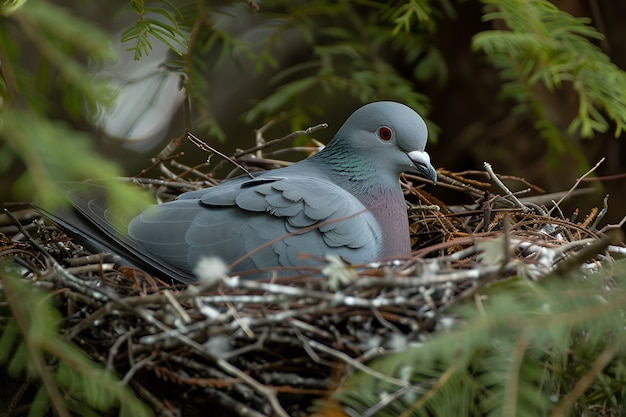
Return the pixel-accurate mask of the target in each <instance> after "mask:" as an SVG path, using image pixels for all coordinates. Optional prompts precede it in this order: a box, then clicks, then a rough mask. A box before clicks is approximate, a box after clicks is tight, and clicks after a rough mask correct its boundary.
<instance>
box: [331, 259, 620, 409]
mask: <svg viewBox="0 0 626 417" xmlns="http://www.w3.org/2000/svg"><path fill="white" fill-rule="evenodd" d="M608 282H613V285H612V286H607V283H608ZM625 284H626V261H620V262H617V263H616V264H614V265H608V264H607V265H604V268H602V269H596V270H593V271H592V270H589V271H588V272H587V273H585V274H582V273H576V274H573V276H570V277H567V278H562V277H556V276H553V277H546V278H545V279H544V281H542V282H541V283H534V282H531V281H529V280H527V279H525V278H513V279H509V280H507V281H504V282H500V283H498V284H497V285H494V286H493V287H492V288H490V289H487V291H486V292H485V293H483V296H482V297H481V299H482V303H481V308H480V309H478V308H477V307H476V306H475V305H469V304H467V305H465V306H463V307H460V308H458V309H456V311H455V312H454V315H453V317H455V320H456V321H457V323H458V325H457V326H456V327H457V328H456V329H455V330H452V331H450V332H447V333H440V334H439V335H437V336H435V337H434V338H433V339H431V340H428V341H425V342H424V343H423V344H421V345H419V346H417V347H412V348H409V349H407V350H404V351H400V352H398V353H396V354H393V355H389V356H386V357H383V358H381V359H379V360H376V361H374V363H372V364H371V366H372V368H373V369H375V370H377V371H379V372H382V373H383V374H385V375H390V376H394V377H397V378H400V379H402V380H404V381H406V382H407V383H408V384H410V385H407V386H404V387H399V386H397V385H396V386H394V385H393V384H390V383H389V382H386V381H381V380H380V379H377V378H375V377H373V376H371V375H367V374H364V373H357V374H355V375H354V376H353V377H352V378H351V379H350V380H349V381H348V383H347V385H346V386H345V388H344V389H342V390H341V391H340V392H339V395H338V397H339V399H340V400H342V401H343V402H344V403H345V404H347V405H348V406H350V407H351V408H353V409H355V410H356V411H357V412H358V413H359V414H360V415H366V414H367V413H368V412H371V410H372V409H373V408H372V407H380V409H379V410H378V412H377V413H376V415H377V416H386V415H389V416H398V415H406V416H409V415H410V416H427V415H450V416H451V415H454V416H479V415H480V416H482V415H494V416H495V415H498V416H514V415H515V416H538V415H547V414H549V413H552V415H571V413H573V412H574V411H575V410H576V412H577V413H579V414H580V412H581V411H583V410H587V409H588V407H590V406H594V405H595V406H600V407H601V408H602V409H605V410H608V409H611V408H612V409H614V410H616V412H617V411H618V410H622V409H621V407H622V400H623V398H621V395H622V394H620V393H621V392H622V390H623V388H622V387H623V385H624V384H625V383H626V367H625V366H624V357H623V356H624V352H626V350H625V349H626V334H625V333H624V312H623V306H624V302H625V300H626V290H625V289H624V285H625ZM581 384H582V385H581ZM394 394H397V395H398V399H396V400H395V401H390V402H389V403H388V404H387V403H385V399H386V397H391V396H392V395H394ZM622 412H623V410H622ZM403 413H404V414H403ZM618 414H619V412H618Z"/></svg>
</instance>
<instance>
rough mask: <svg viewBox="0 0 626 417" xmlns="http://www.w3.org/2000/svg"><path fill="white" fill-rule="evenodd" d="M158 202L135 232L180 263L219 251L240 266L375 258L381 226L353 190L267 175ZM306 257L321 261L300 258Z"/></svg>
mask: <svg viewBox="0 0 626 417" xmlns="http://www.w3.org/2000/svg"><path fill="white" fill-rule="evenodd" d="M193 193H194V194H193V195H192V197H199V199H197V200H196V199H194V198H189V196H186V195H185V194H183V195H182V196H181V198H180V199H178V200H175V201H172V202H169V203H164V204H161V205H158V206H154V207H153V208H151V209H148V210H146V211H145V212H144V213H142V214H141V215H140V216H138V217H136V218H135V219H133V221H131V223H130V225H129V232H130V236H131V237H132V238H133V239H134V240H136V241H138V242H140V243H141V244H142V246H144V247H145V248H146V249H147V250H148V251H150V252H151V253H152V254H154V255H155V256H157V257H159V258H162V259H163V260H165V261H166V262H169V263H172V264H173V265H175V266H176V267H178V268H183V269H186V270H191V269H193V266H194V265H195V264H196V263H197V262H198V260H199V259H200V257H202V256H207V255H215V256H219V257H221V258H222V259H224V260H225V261H226V262H227V263H232V262H238V263H237V264H236V265H234V269H235V270H236V271H243V270H251V269H261V268H267V267H273V266H285V267H291V266H302V265H307V264H309V265H311V264H315V263H318V264H319V258H320V257H323V256H325V255H327V254H329V253H333V254H337V255H341V256H344V257H345V258H346V259H348V260H350V261H352V262H355V263H359V262H367V261H372V260H376V259H377V258H378V255H379V253H380V249H381V248H380V245H381V242H380V236H381V233H380V230H379V225H378V223H377V222H376V220H375V219H374V217H373V215H372V214H371V213H370V212H369V211H368V210H367V209H366V208H365V207H364V206H363V204H362V203H361V202H360V201H359V200H358V199H357V198H355V197H354V196H353V195H351V194H350V193H348V192H347V191H345V190H344V189H342V188H341V187H339V186H337V185H335V184H333V183H330V182H328V181H324V180H320V179H316V178H308V177H303V176H292V177H288V178H284V177H269V176H263V177H261V178H256V179H252V180H247V181H234V182H233V183H232V184H229V183H223V184H222V185H220V186H219V187H215V188H209V189H207V190H205V192H204V193H198V192H193ZM301 254H309V255H312V257H314V258H318V259H309V260H305V259H302V258H301V257H300V256H299V255H301Z"/></svg>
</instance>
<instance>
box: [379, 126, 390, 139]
mask: <svg viewBox="0 0 626 417" xmlns="http://www.w3.org/2000/svg"><path fill="white" fill-rule="evenodd" d="M392 135H393V132H392V131H391V128H390V127H387V126H381V127H379V128H378V137H379V138H381V139H382V140H384V141H388V140H391V136H392Z"/></svg>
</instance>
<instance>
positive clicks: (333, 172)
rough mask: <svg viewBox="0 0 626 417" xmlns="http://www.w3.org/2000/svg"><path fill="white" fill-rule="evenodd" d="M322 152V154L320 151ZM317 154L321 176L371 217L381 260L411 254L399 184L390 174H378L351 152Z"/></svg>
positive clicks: (365, 161)
mask: <svg viewBox="0 0 626 417" xmlns="http://www.w3.org/2000/svg"><path fill="white" fill-rule="evenodd" d="M322 152H324V151H322ZM324 153H325V154H323V153H320V154H317V155H316V156H314V157H313V158H316V157H317V158H319V159H318V162H321V163H322V166H323V167H324V173H325V174H326V175H328V177H329V178H330V179H331V180H332V181H333V182H334V183H336V184H340V185H341V187H343V188H344V189H345V190H347V191H348V192H350V193H351V194H352V195H354V196H356V197H357V198H358V199H359V200H360V201H361V203H363V205H364V206H365V207H366V208H367V209H368V210H370V212H371V213H372V214H373V215H374V217H375V218H376V220H377V221H378V224H379V225H380V226H381V229H382V233H383V243H384V244H383V250H382V253H381V254H380V257H381V258H387V257H392V256H401V255H407V254H409V253H410V251H411V243H410V237H409V233H408V222H409V220H408V216H407V209H406V203H405V200H404V195H403V194H402V188H401V187H400V180H399V178H398V177H397V176H396V174H393V173H391V172H385V171H381V170H380V167H377V166H375V165H374V164H372V163H371V162H368V161H372V160H371V159H369V158H363V157H360V156H358V155H354V153H352V152H341V151H340V150H338V149H333V152H328V153H326V152H324Z"/></svg>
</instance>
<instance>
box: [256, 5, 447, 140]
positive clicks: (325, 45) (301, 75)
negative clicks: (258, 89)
mask: <svg viewBox="0 0 626 417" xmlns="http://www.w3.org/2000/svg"><path fill="white" fill-rule="evenodd" d="M355 3H356V4H355ZM452 13H453V11H452V8H451V7H450V4H449V2H447V1H445V2H432V1H428V0H419V1H410V2H402V1H400V2H391V3H390V4H384V3H378V2H369V1H362V2H345V1H344V2H332V4H331V2H325V1H320V2H310V3H306V4H298V5H296V6H294V7H288V6H287V7H286V11H285V12H284V14H283V15H281V17H282V18H283V19H284V20H285V22H287V23H289V24H290V25H291V26H293V27H297V28H298V29H299V30H301V31H302V32H303V34H304V36H305V38H306V39H308V40H309V42H310V44H311V47H312V48H313V56H312V59H311V60H310V61H308V62H304V63H300V64H298V65H297V66H295V67H291V68H286V69H285V70H283V71H282V72H281V73H279V74H278V75H277V76H276V77H275V82H280V85H279V87H278V88H277V89H276V91H275V92H274V93H272V94H270V95H269V96H268V97H266V98H264V99H262V100H260V101H259V103H257V104H256V105H255V106H254V107H253V108H252V109H251V110H250V111H249V112H248V113H247V114H246V116H245V120H246V121H247V122H249V123H250V122H252V121H253V120H256V119H258V118H265V119H267V118H270V117H272V116H273V115H276V114H277V113H278V112H280V111H282V110H284V109H285V108H287V107H289V108H290V109H291V113H290V117H291V116H293V117H292V118H291V120H292V121H293V122H292V123H293V124H294V125H293V126H292V128H294V129H295V128H302V126H303V125H306V124H307V123H309V122H310V120H309V118H307V117H305V116H303V115H305V114H319V113H322V109H321V107H316V106H313V105H312V103H314V102H315V99H314V98H315V97H317V96H319V95H320V93H321V94H322V96H325V97H328V98H329V99H334V98H336V97H337V96H342V95H348V96H349V97H352V98H354V99H355V100H357V101H358V102H363V103H365V102H369V101H374V100H381V99H388V100H396V101H401V102H403V103H406V104H407V105H409V106H411V107H413V108H414V109H416V110H417V111H418V112H420V113H421V114H423V115H426V114H428V112H429V109H430V104H429V99H428V98H427V97H426V96H424V95H423V94H420V93H419V92H418V91H417V89H416V87H415V84H414V82H413V81H412V80H411V79H409V78H407V77H406V76H405V75H403V74H402V68H400V67H398V66H396V65H393V64H391V62H390V61H391V60H392V58H399V59H401V60H402V61H404V62H403V65H404V66H406V68H410V69H411V70H410V72H412V73H413V74H415V75H416V76H417V78H418V79H420V80H422V81H427V80H430V79H438V80H439V82H440V83H441V82H445V75H446V65H445V63H444V61H443V58H442V55H441V54H440V52H439V50H438V49H437V48H436V47H434V46H433V44H432V42H431V35H432V32H433V31H434V30H435V29H436V24H435V23H436V20H435V18H437V17H442V16H443V15H444V14H445V15H448V14H452ZM400 57H401V58H400ZM429 130H430V131H431V137H432V138H433V139H434V140H436V137H437V132H438V129H437V127H436V126H434V125H432V123H429Z"/></svg>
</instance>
